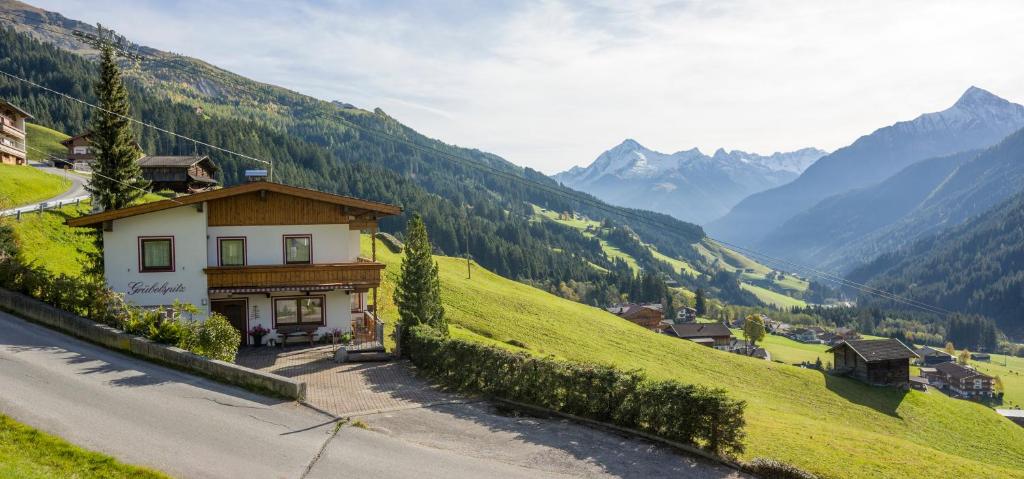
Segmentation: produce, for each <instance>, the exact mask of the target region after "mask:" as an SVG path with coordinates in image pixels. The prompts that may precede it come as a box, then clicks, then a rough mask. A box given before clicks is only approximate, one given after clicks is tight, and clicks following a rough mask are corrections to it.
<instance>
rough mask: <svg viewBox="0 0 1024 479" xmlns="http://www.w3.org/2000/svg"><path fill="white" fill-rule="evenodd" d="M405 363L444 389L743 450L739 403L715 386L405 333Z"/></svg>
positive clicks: (428, 332)
mask: <svg viewBox="0 0 1024 479" xmlns="http://www.w3.org/2000/svg"><path fill="white" fill-rule="evenodd" d="M407 338H408V339H407V344H406V345H405V346H406V348H407V351H408V353H409V356H410V357H411V358H412V362H413V363H414V364H415V365H416V367H417V368H419V369H421V370H423V371H425V372H427V373H428V374H429V375H430V376H432V377H433V378H435V379H437V380H438V381H440V382H441V383H443V384H444V385H446V386H449V387H452V388H456V389H459V390H462V391H471V392H478V393H484V394H488V395H492V396H495V397H499V398H504V399H508V400H512V401H518V402H522V403H527V404H531V405H535V406H540V407H544V408H547V409H551V410H554V411H558V412H562V413H567V414H572V415H575V416H581V417H585V418H588V419H593V420H596V421H601V422H606V423H611V424H615V425H618V426H622V427H626V428H630V429H635V430H639V431H643V432H647V433H651V434H654V435H657V436H659V437H662V438H665V439H668V440H672V441H676V442H681V443H684V444H690V445H693V446H697V447H701V448H704V449H706V450H709V451H713V452H716V453H720V454H738V453H741V452H743V437H744V432H743V427H744V425H745V421H744V419H743V410H744V408H745V407H746V403H745V402H744V401H737V400H735V399H731V398H729V397H728V396H727V395H726V393H725V391H724V390H722V389H711V388H707V387H703V386H695V385H691V384H682V383H679V382H675V381H654V380H649V379H647V378H646V377H645V376H644V375H643V374H642V373H640V372H638V371H628V372H624V371H620V370H617V369H615V368H612V367H608V366H601V365H591V364H580V363H572V362H568V361H558V360H554V359H548V358H538V357H534V356H530V355H528V354H525V353H514V352H511V351H506V350H504V349H499V348H495V347H491V346H484V345H481V344H477V343H473V342H470V341H463V340H458V339H448V338H444V337H442V336H441V335H440V334H438V332H437V331H435V330H434V329H431V328H430V327H428V326H424V325H418V326H414V327H413V328H412V329H411V330H410V334H409V335H408V336H407Z"/></svg>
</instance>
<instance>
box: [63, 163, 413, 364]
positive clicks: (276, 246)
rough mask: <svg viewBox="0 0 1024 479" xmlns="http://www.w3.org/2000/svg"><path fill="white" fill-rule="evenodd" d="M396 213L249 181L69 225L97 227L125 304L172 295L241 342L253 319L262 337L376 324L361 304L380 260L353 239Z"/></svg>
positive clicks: (156, 302) (109, 275)
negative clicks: (217, 317)
mask: <svg viewBox="0 0 1024 479" xmlns="http://www.w3.org/2000/svg"><path fill="white" fill-rule="evenodd" d="M400 212H401V208H399V207H397V206H393V205H389V204H384V203H378V202H373V201H366V200H361V199H357V198H351V197H346V196H339V195H333V194H328V193H322V192H319V191H313V190H309V189H304V188H297V187H293V186H286V185H282V184H278V183H270V182H263V181H257V182H251V183H246V184H242V185H238V186H232V187H228V188H222V189H218V190H212V191H206V192H202V193H197V194H194V195H190V196H183V197H179V198H174V199H167V200H162V201H157V202H153V203H146V204H142V205H138V206H132V207H128V208H122V209H118V210H110V211H104V212H100V213H95V214H91V215H88V216H83V217H80V218H74V219H71V220H68V222H67V223H68V225H70V226H90V227H102V229H103V262H104V271H105V274H106V279H107V283H108V284H109V286H110V287H111V288H112V289H113V290H115V291H118V292H122V293H124V295H125V298H126V299H127V300H128V301H130V302H132V303H134V304H137V305H140V306H145V307H164V306H168V305H170V304H172V303H173V302H174V300H176V299H177V300H181V301H183V302H187V303H191V304H193V305H195V306H197V307H198V308H199V310H200V312H201V313H200V315H201V317H202V318H205V317H206V316H207V315H208V314H209V313H210V312H211V311H214V312H218V313H221V314H223V315H225V316H227V318H228V319H229V320H230V321H231V323H232V324H233V325H234V326H235V327H236V328H237V329H239V330H240V331H243V338H244V339H243V341H244V344H250V343H251V342H252V337H251V336H250V335H248V334H245V332H248V331H250V330H251V329H252V328H254V327H256V326H257V325H260V326H262V327H264V328H266V329H269V330H271V331H272V334H270V335H267V336H266V337H264V339H263V341H264V342H266V341H268V340H270V339H276V338H279V337H280V336H278V333H280V334H281V335H287V334H292V335H309V336H313V335H320V334H322V333H324V332H326V331H328V330H333V329H339V330H341V331H352V330H353V328H355V330H356V332H357V333H359V332H360V331H363V332H364V333H365V334H371V335H372V334H373V333H374V331H377V329H378V328H377V327H376V325H377V323H378V321H377V320H376V318H374V317H373V309H374V308H373V307H372V306H370V305H369V303H370V301H369V300H370V299H371V298H372V297H375V296H376V288H377V287H378V286H379V285H380V274H381V270H383V268H384V265H383V264H382V263H378V262H376V243H375V242H374V247H373V250H372V253H371V258H369V259H367V258H363V257H361V256H360V245H359V235H360V232H361V230H370V231H372V232H375V231H376V229H377V221H378V220H379V219H380V218H382V217H384V216H389V215H396V214H399V213H400ZM371 291H372V292H373V294H372V295H369V294H368V293H370V292H371ZM368 296H370V297H368ZM378 334H379V333H378ZM377 339H378V340H379V339H380V338H377Z"/></svg>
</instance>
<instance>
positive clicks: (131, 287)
mask: <svg viewBox="0 0 1024 479" xmlns="http://www.w3.org/2000/svg"><path fill="white" fill-rule="evenodd" d="M184 292H185V285H184V284H181V283H176V284H171V283H170V282H167V281H164V282H160V281H154V282H152V283H144V282H142V281H133V282H131V283H128V290H127V291H125V295H126V296H135V295H140V294H159V295H163V296H167V295H171V294H181V293H184Z"/></svg>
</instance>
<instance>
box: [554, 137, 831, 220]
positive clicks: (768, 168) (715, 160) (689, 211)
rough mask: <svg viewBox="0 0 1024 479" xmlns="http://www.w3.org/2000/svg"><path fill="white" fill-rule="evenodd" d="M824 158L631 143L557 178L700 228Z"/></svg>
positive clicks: (812, 152)
mask: <svg viewBox="0 0 1024 479" xmlns="http://www.w3.org/2000/svg"><path fill="white" fill-rule="evenodd" d="M826 154H827V153H826V152H824V151H821V150H818V149H815V148H804V149H801V150H797V151H793V152H785V153H774V154H771V155H767V156H765V155H758V154H756V153H747V152H745V151H739V150H733V151H726V150H725V149H722V148H719V149H718V150H717V151H715V153H714V154H713V155H711V156H708V155H706V154H704V153H702V152H701V151H700V150H699V149H697V148H691V149H689V150H682V151H677V152H675V153H671V154H668V153H661V152H658V151H654V150H651V149H649V148H646V147H644V146H643V145H641V144H640V143H638V142H637V141H636V140H632V139H627V140H625V141H623V142H622V143H620V144H619V145H617V146H615V147H614V148H612V149H610V150H608V151H605V152H604V153H602V154H601V155H600V156H598V157H597V159H596V160H594V162H593V163H591V164H590V166H588V167H586V168H583V167H579V166H577V167H573V168H572V169H570V170H568V171H564V172H562V173H559V174H557V175H555V176H554V178H555V179H556V180H558V181H560V182H562V183H564V184H565V185H567V186H569V187H572V188H575V189H578V190H582V191H586V192H588V193H591V194H593V195H595V196H597V197H599V198H602V199H604V200H605V201H609V202H612V203H617V204H620V205H623V206H630V207H634V208H643V209H651V210H655V211H659V212H662V213H666V214H670V215H673V216H675V217H677V218H679V219H683V220H686V221H694V222H698V223H700V222H703V221H707V220H710V219H712V218H715V217H717V216H720V215H722V214H724V213H725V212H726V211H728V209H729V208H731V207H732V205H734V204H735V203H736V202H738V201H739V200H741V199H742V198H744V197H746V196H748V195H750V194H753V193H756V192H758V191H762V190H765V189H768V188H773V187H775V186H779V185H781V184H783V183H786V182H788V181H791V180H792V179H794V178H796V177H797V176H799V175H800V173H802V172H803V171H804V170H805V169H806V168H807V167H808V166H810V165H811V164H812V163H814V162H815V161H816V160H817V159H818V158H821V157H822V156H824V155H826Z"/></svg>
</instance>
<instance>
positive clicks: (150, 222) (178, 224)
mask: <svg viewBox="0 0 1024 479" xmlns="http://www.w3.org/2000/svg"><path fill="white" fill-rule="evenodd" d="M146 236H169V237H172V238H174V243H173V245H174V248H173V249H174V267H175V268H174V271H171V272H151V273H142V272H140V271H139V264H140V258H139V237H146ZM205 243H206V209H205V208H203V211H201V212H200V211H197V209H196V207H195V206H194V205H189V206H181V207H178V208H171V209H168V210H163V211H157V212H154V213H149V214H144V215H138V216H131V217H128V218H121V219H117V220H114V222H113V231H104V232H103V250H104V254H103V268H104V271H105V273H106V278H107V284H108V285H109V286H110V288H111V289H113V290H114V291H117V292H120V293H124V295H125V299H127V300H128V301H129V302H131V303H134V304H137V305H139V306H163V305H170V304H172V303H173V302H174V300H175V299H177V300H180V301H182V302H185V303H191V304H193V305H195V306H196V307H197V308H199V311H200V316H201V317H206V315H207V314H208V312H209V304H208V301H207V288H206V274H205V273H203V268H205V267H206V265H207V259H206V249H205V248H202V247H201V245H203V244H205Z"/></svg>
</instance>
